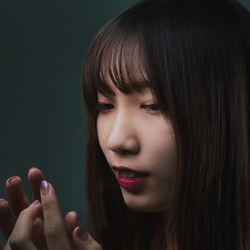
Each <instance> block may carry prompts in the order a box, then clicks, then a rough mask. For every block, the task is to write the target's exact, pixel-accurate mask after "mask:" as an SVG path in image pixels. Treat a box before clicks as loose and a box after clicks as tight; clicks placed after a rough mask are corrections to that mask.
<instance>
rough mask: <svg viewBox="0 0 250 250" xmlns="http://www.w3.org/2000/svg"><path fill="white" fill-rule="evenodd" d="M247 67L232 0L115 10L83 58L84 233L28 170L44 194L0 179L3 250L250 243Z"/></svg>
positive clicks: (249, 44) (236, 247) (249, 51)
mask: <svg viewBox="0 0 250 250" xmlns="http://www.w3.org/2000/svg"><path fill="white" fill-rule="evenodd" d="M249 78H250V15H249V12H248V11H247V10H246V9H245V8H244V7H243V6H241V5H240V4H239V3H237V2H236V1H233V0H219V1H218V0H216V1H215V0H211V1H205V0H188V1H187V0H154V1H153V0H148V1H144V2H141V3H139V4H137V5H135V6H133V7H132V8H130V9H128V10H126V11H125V12H123V13H122V14H121V15H120V16H118V17H117V18H115V19H113V20H111V21H110V22H109V23H108V24H107V25H105V26H104V27H103V29H102V30H101V31H100V32H99V33H98V35H97V37H96V38H95V40H94V42H93V44H92V46H91V48H90V51H89V53H88V55H87V58H86V60H85V64H84V68H83V81H82V82H83V84H82V88H83V97H84V101H85V104H86V111H87V118H88V120H87V122H88V130H87V145H86V146H87V147H86V148H87V151H86V190H87V200H88V218H89V229H90V234H91V236H90V234H88V233H86V234H85V236H86V235H87V237H85V236H84V234H83V228H82V226H79V223H78V222H77V219H76V214H75V213H69V214H68V215H67V216H66V218H65V221H63V219H62V217H61V216H60V209H59V207H58V203H57V200H56V195H55V193H54V189H53V187H52V186H51V184H48V183H47V182H46V181H43V180H44V177H43V175H42V173H41V172H40V171H39V170H38V169H32V170H31V171H30V173H29V180H30V182H31V184H32V187H33V192H34V197H36V199H40V196H39V195H41V203H40V202H35V205H34V204H33V205H32V206H31V205H30V206H28V205H29V203H28V202H24V200H25V196H24V194H23V192H21V193H22V194H19V195H15V194H14V192H13V190H14V187H15V188H16V187H17V186H18V185H19V187H20V185H21V184H20V180H19V179H18V177H16V180H15V181H13V180H12V185H11V183H7V186H6V189H7V193H9V198H8V200H9V202H7V201H5V200H2V205H1V204H0V211H2V212H1V214H2V216H1V217H0V221H1V227H2V229H3V231H4V232H5V235H6V237H7V238H9V240H8V243H7V244H6V246H5V249H10V247H11V249H26V250H29V249H39V248H40V249H43V248H44V249H49V250H50V249H53V250H54V249H67V250H68V249H89V250H90V249H104V250H117V249H119V250H128V249H131V250H141V249H150V250H158V249H159V250H191V249H192V250H201V249H202V250H211V249H212V250H248V249H250V238H249V237H250V234H249V230H250V223H249V222H250V206H249V198H250V197H249V194H250V192H249V191H250V187H249V183H250V182H249V181H250V180H249V141H250V140H249V117H250V111H249V107H250V106H249V105H250V104H249V96H250V92H249V91H250V87H249V81H250V79H249ZM41 181H43V182H42V185H41V186H42V188H41V193H39V188H38V186H39V183H40V182H41ZM10 182H11V181H10ZM48 187H50V191H49V192H48V191H46V190H47V188H48ZM8 190H9V191H8ZM10 190H12V192H11V191H10ZM44 190H45V191H44ZM20 197H21V198H20ZM18 199H19V200H21V201H22V202H21V203H23V204H22V205H20V204H17V202H16V201H17V200H18ZM8 206H12V207H15V209H14V211H15V212H16V214H17V215H18V218H17V221H16V222H15V221H13V219H12V221H11V223H7V222H6V221H7V220H11V219H10V215H9V214H8V212H6V211H7V210H6V207H8ZM27 206H28V207H27ZM3 207H5V209H4V208H3ZM26 207H27V208H26ZM20 211H22V212H21V213H20ZM41 212H43V217H44V220H42V219H38V218H37V219H36V220H37V225H38V226H37V225H36V226H37V228H38V230H35V231H34V230H33V231H34V233H32V232H31V228H32V225H33V224H34V222H32V218H35V217H36V216H37V215H38V214H39V213H41ZM3 215H5V216H3ZM4 218H5V219H4ZM51 218H56V219H54V220H53V219H51ZM32 223H33V224H32ZM43 223H44V227H43V225H42V224H43ZM63 223H65V226H64V224H63ZM7 224H8V225H11V226H9V227H8V226H7ZM20 225H22V226H20ZM33 227H34V225H33ZM21 228H25V229H21ZM77 232H78V234H77ZM77 235H79V236H81V237H80V238H79V237H77ZM42 237H45V240H43V239H42ZM81 238H82V239H84V240H83V241H81V240H80V239H81ZM38 239H39V240H40V243H39V242H38V241H39V240H38ZM41 242H43V243H41ZM42 244H43V247H41V246H42Z"/></svg>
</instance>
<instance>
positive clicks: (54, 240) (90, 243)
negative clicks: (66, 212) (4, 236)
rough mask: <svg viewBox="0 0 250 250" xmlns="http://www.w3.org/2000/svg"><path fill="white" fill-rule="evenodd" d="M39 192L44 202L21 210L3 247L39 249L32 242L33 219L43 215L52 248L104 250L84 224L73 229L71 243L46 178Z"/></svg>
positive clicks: (57, 203) (34, 203)
mask: <svg viewBox="0 0 250 250" xmlns="http://www.w3.org/2000/svg"><path fill="white" fill-rule="evenodd" d="M40 195H41V203H40V202H39V201H38V200H36V201H34V202H33V203H32V204H31V205H29V206H28V207H27V208H25V209H23V210H22V211H21V212H20V214H19V216H18V218H17V221H16V224H15V226H14V229H13V231H12V233H11V235H10V237H9V239H8V241H7V244H6V246H5V248H4V250H10V249H11V250H37V247H36V246H35V245H34V243H33V242H32V231H33V230H34V229H33V227H34V226H33V224H34V220H36V218H37V216H39V215H41V214H43V217H44V221H43V223H44V235H45V239H46V243H47V247H48V249H49V250H72V249H74V250H83V249H84V250H102V247H101V246H100V245H99V244H98V243H97V242H96V241H95V240H94V239H93V238H92V237H91V235H90V234H88V233H87V232H86V231H85V230H84V228H83V227H82V226H76V227H75V228H74V229H73V231H72V239H73V246H72V245H71V243H70V241H69V239H68V236H67V232H66V228H65V223H64V220H63V218H62V215H61V211H60V208H59V202H58V200H57V197H56V194H55V190H54V188H53V187H52V185H51V184H49V183H47V182H46V181H43V182H42V183H41V191H40Z"/></svg>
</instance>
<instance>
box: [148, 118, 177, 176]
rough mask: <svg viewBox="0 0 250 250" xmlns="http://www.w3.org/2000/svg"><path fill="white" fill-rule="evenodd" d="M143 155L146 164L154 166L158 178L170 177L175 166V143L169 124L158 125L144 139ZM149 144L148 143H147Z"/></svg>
mask: <svg viewBox="0 0 250 250" xmlns="http://www.w3.org/2000/svg"><path fill="white" fill-rule="evenodd" d="M145 140H146V141H147V143H145V148H144V149H145V153H146V154H145V155H146V156H147V162H148V163H150V165H151V166H154V170H155V172H156V173H157V175H159V177H161V176H162V177H164V178H165V177H166V176H169V177H170V176H172V175H173V174H174V173H175V171H176V166H177V152H176V151H177V150H176V141H175V136H174V132H173V129H172V126H171V125H170V124H166V123H164V124H158V129H157V128H156V126H155V129H154V131H151V133H147V137H145ZM148 142H150V143H148Z"/></svg>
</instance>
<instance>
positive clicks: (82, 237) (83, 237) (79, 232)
mask: <svg viewBox="0 0 250 250" xmlns="http://www.w3.org/2000/svg"><path fill="white" fill-rule="evenodd" d="M88 239H89V234H88V232H87V231H86V229H85V228H84V227H83V226H82V225H79V226H77V227H76V228H75V229H74V230H73V241H74V243H75V244H76V245H79V244H81V243H83V242H86V241H87V240H88Z"/></svg>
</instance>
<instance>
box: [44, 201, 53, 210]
mask: <svg viewBox="0 0 250 250" xmlns="http://www.w3.org/2000/svg"><path fill="white" fill-rule="evenodd" d="M53 207H54V202H53V201H52V200H49V201H46V202H44V203H43V209H44V210H46V211H47V210H50V209H52V208H53Z"/></svg>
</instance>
